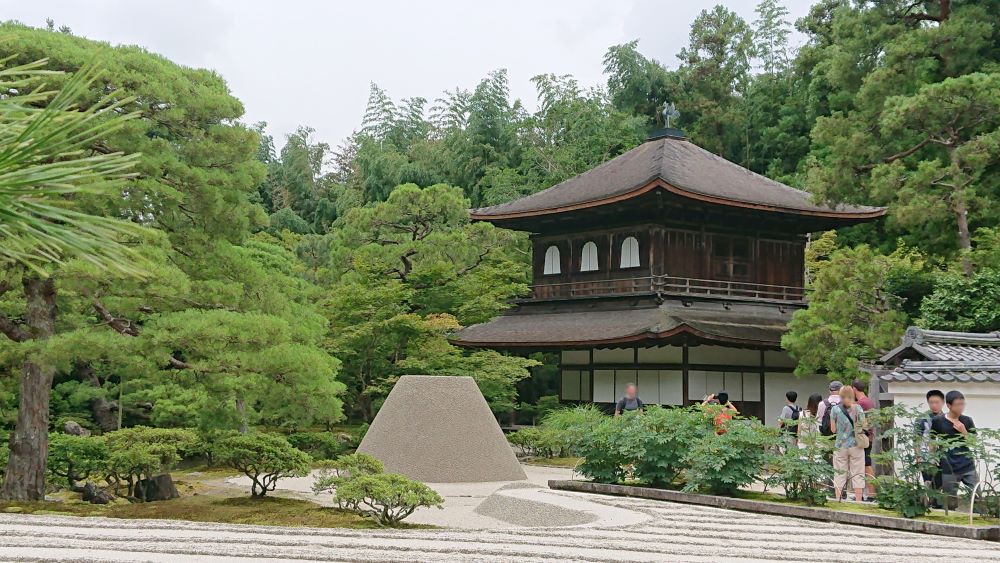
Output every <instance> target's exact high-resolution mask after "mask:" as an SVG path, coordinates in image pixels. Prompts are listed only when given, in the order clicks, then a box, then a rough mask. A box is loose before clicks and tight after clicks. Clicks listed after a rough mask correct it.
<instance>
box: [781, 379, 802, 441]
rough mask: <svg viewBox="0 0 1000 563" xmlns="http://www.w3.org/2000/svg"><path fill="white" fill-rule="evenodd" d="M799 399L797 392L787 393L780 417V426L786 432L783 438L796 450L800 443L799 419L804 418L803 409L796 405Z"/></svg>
mask: <svg viewBox="0 0 1000 563" xmlns="http://www.w3.org/2000/svg"><path fill="white" fill-rule="evenodd" d="M798 398H799V394H798V393H797V392H795V391H786V392H785V406H784V407H782V408H781V414H780V415H778V426H779V427H780V428H781V429H782V430H783V431H784V432H783V436H784V437H785V441H786V442H787V444H786V445H787V447H789V448H794V447H795V446H796V443H797V442H798V440H797V437H798V430H799V419H800V418H801V417H802V409H801V408H800V407H799V406H798V405H796V404H795V401H797V400H798Z"/></svg>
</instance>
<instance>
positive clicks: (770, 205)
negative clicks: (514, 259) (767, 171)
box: [471, 136, 885, 221]
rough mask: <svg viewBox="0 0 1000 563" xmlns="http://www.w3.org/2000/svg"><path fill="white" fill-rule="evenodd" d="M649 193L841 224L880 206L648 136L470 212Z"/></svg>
mask: <svg viewBox="0 0 1000 563" xmlns="http://www.w3.org/2000/svg"><path fill="white" fill-rule="evenodd" d="M653 189H665V190H667V191H670V192H673V193H675V194H677V195H680V196H682V197H688V198H691V199H696V200H702V201H709V202H712V203H716V204H720V205H728V206H735V207H748V208H753V209H760V210H764V211H773V212H779V213H786V214H795V215H813V216H821V217H829V218H834V219H842V220H847V221H850V220H865V219H872V218H875V217H879V216H882V215H883V214H885V208H882V207H865V206H856V205H837V206H829V205H824V204H820V203H816V202H815V201H813V198H812V195H811V194H809V193H808V192H804V191H802V190H798V189H795V188H792V187H790V186H786V185H785V184H782V183H781V182H776V181H774V180H772V179H770V178H767V177H765V176H762V175H760V174H757V173H754V172H751V171H750V170H747V169H746V168H743V167H742V166H740V165H738V164H735V163H733V162H730V161H728V160H726V159H724V158H722V157H721V156H718V155H715V154H713V153H711V152H709V151H707V150H705V149H703V148H701V147H699V146H698V145H696V144H694V143H692V142H691V141H689V140H687V139H686V138H683V137H675V136H663V137H658V138H652V139H649V140H647V141H646V142H645V143H642V144H641V145H639V146H637V147H635V148H634V149H632V150H630V151H628V152H626V153H624V154H621V155H619V156H617V157H615V158H613V159H611V160H609V161H607V162H605V163H603V164H601V165H598V166H597V167H595V168H592V169H591V170H588V171H587V172H584V173H582V174H579V175H577V176H574V177H572V178H570V179H568V180H565V181H563V182H561V183H559V184H556V185H555V186H552V187H550V188H548V189H546V190H542V191H540V192H537V193H534V194H531V195H528V196H525V197H522V198H520V199H517V200H514V201H511V202H507V203H502V204H499V205H493V206H491V207H482V208H479V209H473V210H472V212H471V213H472V218H473V219H479V220H485V221H490V220H496V219H506V218H512V217H524V216H534V215H545V214H551V213H560V212H563V211H571V210H573V209H579V208H583V207H594V206H598V205H603V204H605V203H611V202H615V201H621V200H624V199H629V198H631V197H635V196H638V195H641V194H643V193H646V192H648V191H650V190H653Z"/></svg>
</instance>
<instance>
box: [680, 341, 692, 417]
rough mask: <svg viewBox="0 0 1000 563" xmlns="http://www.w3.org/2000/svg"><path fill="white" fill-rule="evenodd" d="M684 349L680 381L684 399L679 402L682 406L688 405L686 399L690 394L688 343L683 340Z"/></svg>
mask: <svg viewBox="0 0 1000 563" xmlns="http://www.w3.org/2000/svg"><path fill="white" fill-rule="evenodd" d="M683 346H684V348H683V350H682V351H681V380H682V382H683V383H682V385H681V387H682V391H681V392H682V393H683V394H684V399H683V400H682V401H681V404H682V405H687V404H688V397H689V393H690V382H689V381H688V343H687V339H685V340H684V344H683Z"/></svg>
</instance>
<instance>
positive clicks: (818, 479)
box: [766, 432, 834, 506]
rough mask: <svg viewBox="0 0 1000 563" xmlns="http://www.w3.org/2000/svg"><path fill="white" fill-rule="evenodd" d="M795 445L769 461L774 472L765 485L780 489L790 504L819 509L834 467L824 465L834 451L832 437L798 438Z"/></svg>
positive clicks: (824, 500) (818, 435) (812, 436)
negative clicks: (801, 503)
mask: <svg viewBox="0 0 1000 563" xmlns="http://www.w3.org/2000/svg"><path fill="white" fill-rule="evenodd" d="M798 445H799V447H787V448H785V450H784V451H783V452H781V453H780V454H778V455H775V456H774V457H773V459H771V460H769V463H770V465H771V467H772V468H773V471H774V472H773V473H772V474H771V475H770V476H769V477H768V478H767V480H766V482H768V483H769V484H777V485H780V486H781V487H782V488H784V490H785V496H786V497H787V498H789V499H790V500H801V501H804V502H805V503H806V504H808V505H810V506H813V505H819V506H822V505H824V504H826V501H827V487H828V485H829V483H830V482H831V481H832V480H833V476H834V472H833V466H832V465H831V464H830V463H828V462H827V461H826V460H827V459H828V456H829V453H830V452H831V451H832V449H833V437H832V436H823V435H822V434H820V433H818V432H810V433H807V434H805V435H803V436H802V437H801V438H800V440H799V444H798Z"/></svg>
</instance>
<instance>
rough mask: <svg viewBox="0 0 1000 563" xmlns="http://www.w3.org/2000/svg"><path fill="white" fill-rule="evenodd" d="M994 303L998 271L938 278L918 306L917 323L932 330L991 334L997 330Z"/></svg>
mask: <svg viewBox="0 0 1000 563" xmlns="http://www.w3.org/2000/svg"><path fill="white" fill-rule="evenodd" d="M997 303H1000V270H998V269H993V268H990V269H983V270H979V271H977V272H976V273H975V274H973V275H972V276H962V275H959V274H954V273H947V274H942V275H940V276H939V277H938V280H937V284H936V285H935V287H934V291H933V293H931V294H930V295H928V296H927V297H926V298H925V299H924V300H923V302H922V303H921V305H920V313H921V317H922V318H921V320H920V322H921V324H922V325H924V326H926V327H927V328H931V329H934V330H955V331H959V332H992V331H994V330H1000V308H998V307H997Z"/></svg>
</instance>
